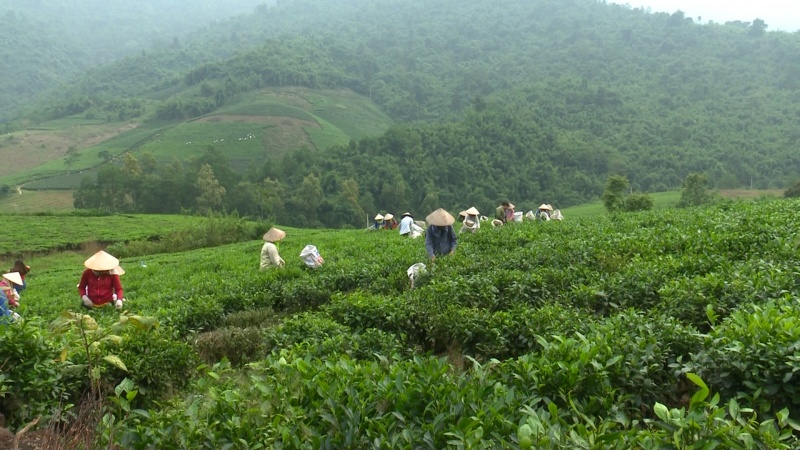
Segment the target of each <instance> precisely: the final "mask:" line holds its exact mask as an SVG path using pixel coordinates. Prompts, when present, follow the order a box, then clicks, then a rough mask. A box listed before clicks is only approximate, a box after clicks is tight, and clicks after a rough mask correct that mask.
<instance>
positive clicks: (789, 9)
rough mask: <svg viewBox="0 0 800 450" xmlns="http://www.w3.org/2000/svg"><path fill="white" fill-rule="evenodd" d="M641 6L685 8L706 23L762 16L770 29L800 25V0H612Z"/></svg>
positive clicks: (657, 9)
mask: <svg viewBox="0 0 800 450" xmlns="http://www.w3.org/2000/svg"><path fill="white" fill-rule="evenodd" d="M611 2H613V3H619V4H623V5H624V4H626V3H627V4H629V5H630V6H632V7H634V8H637V7H639V6H643V7H645V8H647V7H650V9H651V10H652V11H653V12H668V13H674V12H675V11H677V10H681V11H683V12H684V13H686V17H691V18H692V19H695V20H697V16H700V17H702V18H703V23H705V22H708V21H709V20H713V21H714V22H716V23H725V22H728V21H733V20H741V21H742V22H752V21H753V19H762V20H763V21H764V22H766V23H767V25H768V28H767V30H783V31H792V32H794V31H797V30H799V29H800V4H798V1H797V0H627V1H624V0H611Z"/></svg>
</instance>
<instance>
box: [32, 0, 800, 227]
mask: <svg viewBox="0 0 800 450" xmlns="http://www.w3.org/2000/svg"><path fill="white" fill-rule="evenodd" d="M766 30H768V24H764V23H763V22H761V21H754V22H753V23H749V22H737V23H730V24H724V25H720V24H711V25H698V24H696V23H694V21H693V20H692V19H691V18H688V17H685V16H684V15H683V13H681V12H676V13H674V14H650V13H648V12H646V11H644V10H641V9H630V8H628V7H623V6H618V5H608V4H604V3H601V2H595V1H591V0H566V1H565V0H536V1H522V0H511V1H506V2H458V1H454V0H441V1H437V2H422V1H399V0H387V1H382V2H375V1H372V0H339V1H330V0H328V1H321V0H294V1H291V2H280V4H279V5H277V6H275V7H260V8H257V9H256V11H255V12H254V13H253V14H251V15H248V16H242V17H239V18H236V19H233V20H230V21H227V22H225V23H220V24H216V25H214V26H212V27H208V28H207V29H205V30H204V31H203V34H202V35H195V36H194V37H192V38H187V39H186V40H184V41H183V46H182V48H181V49H180V50H176V49H167V50H164V51H158V52H155V51H154V52H148V53H147V54H145V55H139V56H136V57H131V58H127V59H125V60H123V61H120V62H119V63H115V64H112V65H109V66H107V67H105V68H102V69H98V70H96V71H93V72H92V73H91V74H90V75H87V76H86V77H84V78H83V79H82V80H81V81H80V82H79V83H75V84H74V86H73V87H72V88H70V89H65V90H64V91H63V92H62V93H61V94H60V96H59V97H54V100H56V101H53V102H51V103H49V104H48V106H47V108H45V109H38V110H36V111H34V112H33V113H34V116H35V115H36V114H38V115H39V116H40V117H42V118H52V117H58V116H60V115H71V114H89V113H96V112H97V111H98V110H100V111H101V113H102V115H99V116H96V117H104V116H105V115H106V114H105V111H104V110H103V108H105V109H107V110H109V111H112V112H113V108H114V107H116V106H114V105H119V100H120V99H133V100H136V99H143V100H146V101H147V102H148V105H153V106H154V107H153V108H152V110H153V113H152V114H153V115H154V116H155V117H156V118H158V119H160V120H162V121H180V120H186V119H190V118H193V117H196V116H200V115H203V114H206V113H209V112H212V111H215V110H218V109H219V108H223V107H225V106H227V105H228V104H229V102H235V101H239V99H241V97H242V95H244V96H247V95H248V93H249V92H252V90H254V89H261V88H265V87H274V86H297V85H299V86H305V87H310V88H320V87H326V88H342V87H346V88H351V89H353V90H355V91H356V92H358V93H360V94H362V95H364V96H367V97H369V98H370V99H371V100H373V101H374V102H375V103H377V104H378V105H379V106H380V107H381V108H382V109H383V111H385V112H387V113H388V114H389V115H390V116H391V117H392V118H393V119H395V120H396V121H399V122H407V123H413V125H411V126H408V127H402V126H401V127H399V128H397V129H394V130H391V131H390V132H389V133H388V134H387V135H385V136H382V137H379V138H367V139H365V140H363V141H360V142H353V143H352V144H351V145H350V146H347V147H344V148H335V149H332V150H330V151H329V152H320V153H314V152H310V153H309V152H300V153H297V154H296V155H291V154H289V155H286V156H284V157H283V159H282V160H281V161H278V160H273V161H272V162H271V163H270V164H267V165H266V166H265V167H264V168H263V169H262V170H261V171H253V170H251V171H250V172H249V173H248V174H247V177H249V178H248V179H247V180H246V181H247V182H250V183H255V184H253V185H252V186H256V185H257V183H261V182H263V180H264V178H265V177H268V178H269V179H270V184H269V186H270V189H271V192H273V193H275V192H282V193H287V194H288V193H292V198H288V199H287V198H283V197H282V196H279V197H281V198H277V197H275V195H277V194H275V195H273V194H269V195H271V196H272V197H270V198H277V200H276V201H275V203H274V204H275V205H277V206H275V208H277V209H281V208H283V209H284V210H285V211H291V214H289V215H290V216H291V217H292V219H291V220H292V222H293V223H298V224H307V225H317V224H323V225H334V224H341V223H342V221H343V220H345V221H346V220H347V219H344V218H346V217H352V216H354V215H355V213H356V212H358V211H359V209H360V210H363V211H365V212H369V211H371V210H374V209H389V210H392V211H396V210H398V209H405V208H403V206H406V205H408V206H409V207H410V208H412V209H414V210H415V211H414V212H416V213H418V214H419V213H420V211H425V210H426V209H427V208H428V207H429V206H432V205H433V204H435V203H437V202H438V203H440V204H443V205H446V206H447V207H457V206H465V205H466V204H469V203H473V202H474V203H479V202H480V206H481V207H482V208H484V209H485V208H486V207H487V205H492V204H495V203H496V202H497V201H499V200H500V199H501V198H506V197H507V198H510V199H512V201H519V202H525V203H524V204H527V205H530V204H538V202H539V201H548V202H553V203H556V204H561V205H568V204H573V203H575V202H578V201H584V200H589V199H592V198H596V196H598V195H599V194H600V192H601V191H602V185H603V183H604V181H605V179H606V178H607V177H608V176H609V175H611V174H624V175H627V176H628V178H629V179H630V180H631V181H632V184H633V186H634V188H636V189H642V190H647V191H654V190H660V189H666V188H674V187H677V186H678V185H679V184H680V181H681V180H682V179H683V178H684V177H685V176H686V175H687V174H688V173H690V172H693V171H705V172H707V173H708V174H709V177H710V179H711V181H712V183H713V185H715V186H717V187H739V186H750V185H753V186H756V187H785V186H786V185H787V184H788V183H789V182H790V181H793V180H794V179H796V178H797V177H798V176H800V152H797V145H798V142H800V35H798V34H796V33H795V34H789V33H772V32H768V31H766ZM259 41H261V42H262V43H261V45H259V46H257V47H254V48H253V47H251V46H252V45H253V44H255V43H258V42H259ZM236 48H246V50H242V51H241V52H239V53H238V54H235V55H234V56H232V57H228V58H223V59H217V60H214V55H225V54H230V53H231V52H233V51H234V49H236ZM202 61H206V62H202ZM109 116H110V117H111V115H110V114H109ZM148 117H149V116H148ZM423 122H428V123H423ZM156 156H158V155H156ZM220 169H221V168H220ZM216 172H217V169H216V168H215V169H214V173H216ZM106 175H109V174H106ZM196 177H197V174H196V173H195V174H190V176H188V177H186V178H187V180H189V181H191V182H193V181H192V180H194V179H195V178H196ZM229 182H231V181H230V180H229ZM189 184H191V183H189ZM252 186H249V187H248V189H250V187H252ZM86 187H87V189H88V188H89V186H88V185H86ZM226 188H227V189H228V192H233V189H231V188H233V185H231V184H229V185H228V186H226ZM259 189H260V188H259ZM189 191H191V190H187V192H189ZM86 192H88V191H86ZM249 192H250V193H248V196H250V197H249V198H261V199H264V198H266V197H265V196H267V194H263V193H261V194H258V193H253V191H252V190H251V191H249ZM303 192H305V193H306V194H308V198H304V197H303V196H302V194H301V193H303ZM151 194H152V195H155V197H154V198H159V197H158V193H151ZM251 194H252V195H251ZM256 194H257V195H256ZM353 194H355V195H353ZM134 197H135V196H134ZM267 197H269V196H267ZM81 198H92V197H91V196H89V197H81ZM243 198H244V197H243ZM308 199H313V202H309V201H307V200H308ZM195 200H196V197H194V196H189V197H187V198H185V199H182V200H181V201H180V202H179V203H178V204H183V205H184V206H187V207H192V202H194V201H195ZM348 202H349V203H348ZM244 203H247V202H244ZM222 204H224V202H223V203H222ZM348 204H349V206H347V205H348ZM87 206H91V205H87ZM261 206H263V205H261ZM264 208H266V207H264ZM264 208H260V211H262V212H263V211H264ZM270 208H271V207H270ZM303 208H306V209H305V210H303ZM267 209H269V208H267ZM277 209H276V210H277ZM298 211H302V213H301V214H298ZM240 212H242V211H240ZM275 214H277V217H280V214H279V213H275Z"/></svg>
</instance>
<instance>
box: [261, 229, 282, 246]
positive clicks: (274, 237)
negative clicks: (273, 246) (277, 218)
mask: <svg viewBox="0 0 800 450" xmlns="http://www.w3.org/2000/svg"><path fill="white" fill-rule="evenodd" d="M285 237H286V232H285V231H283V230H279V229H277V228H275V227H272V228H270V229H269V231H267V232H266V233H264V240H265V241H267V242H278V241H280V240H281V239H283V238H285Z"/></svg>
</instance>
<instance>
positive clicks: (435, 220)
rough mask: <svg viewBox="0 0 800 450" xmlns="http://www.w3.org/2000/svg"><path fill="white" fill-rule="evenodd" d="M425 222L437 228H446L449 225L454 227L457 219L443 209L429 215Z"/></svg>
mask: <svg viewBox="0 0 800 450" xmlns="http://www.w3.org/2000/svg"><path fill="white" fill-rule="evenodd" d="M425 220H426V221H427V222H428V223H429V224H431V225H436V226H437V227H444V226H447V225H452V224H454V223H455V222H456V219H454V218H453V216H451V215H450V213H449V212H447V211H445V210H444V209H443V208H439V209H437V210H436V211H434V212H432V213H430V214H428V217H426V218H425Z"/></svg>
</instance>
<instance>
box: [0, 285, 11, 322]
mask: <svg viewBox="0 0 800 450" xmlns="http://www.w3.org/2000/svg"><path fill="white" fill-rule="evenodd" d="M9 317H11V309H10V308H9V307H8V299H7V298H6V294H4V293H3V291H0V323H8V318H9Z"/></svg>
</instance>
